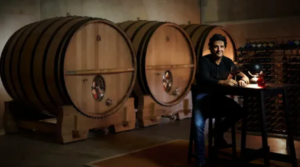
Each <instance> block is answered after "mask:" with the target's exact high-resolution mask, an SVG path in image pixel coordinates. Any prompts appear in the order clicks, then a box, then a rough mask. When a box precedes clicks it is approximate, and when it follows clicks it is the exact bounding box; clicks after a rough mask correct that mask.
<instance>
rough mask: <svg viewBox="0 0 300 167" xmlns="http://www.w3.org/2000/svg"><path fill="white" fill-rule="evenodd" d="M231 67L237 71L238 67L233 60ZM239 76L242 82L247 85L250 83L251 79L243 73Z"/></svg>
mask: <svg viewBox="0 0 300 167" xmlns="http://www.w3.org/2000/svg"><path fill="white" fill-rule="evenodd" d="M231 67H233V68H235V69H237V66H236V65H235V64H234V62H233V61H232V60H231ZM237 76H238V77H240V78H241V79H240V80H242V81H245V82H246V83H247V84H248V83H249V78H248V77H247V75H246V74H244V73H243V72H242V71H241V72H240V73H238V74H237Z"/></svg>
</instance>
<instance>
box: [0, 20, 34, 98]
mask: <svg viewBox="0 0 300 167" xmlns="http://www.w3.org/2000/svg"><path fill="white" fill-rule="evenodd" d="M30 25H31V24H29V25H27V26H24V27H23V28H20V29H19V30H18V31H16V32H15V33H14V34H13V35H12V36H11V37H10V38H9V40H8V41H7V43H6V44H5V46H4V48H3V51H2V54H1V61H0V63H1V78H2V83H3V86H4V88H5V89H6V91H7V93H8V94H9V96H10V97H11V98H13V99H16V100H20V99H18V96H17V93H16V92H15V90H14V89H13V87H12V81H11V76H10V75H9V70H10V68H9V66H6V65H5V64H8V63H9V62H10V60H11V59H10V58H11V56H10V55H11V52H12V50H13V48H14V46H15V45H14V43H15V42H16V41H17V40H18V38H19V37H20V36H21V35H22V33H23V32H24V31H25V30H26V29H27V27H28V26H30ZM5 55H9V56H5Z"/></svg>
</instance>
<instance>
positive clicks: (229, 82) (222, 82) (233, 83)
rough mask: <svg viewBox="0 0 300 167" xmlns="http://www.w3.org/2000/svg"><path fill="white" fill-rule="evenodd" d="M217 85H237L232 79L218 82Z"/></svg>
mask: <svg viewBox="0 0 300 167" xmlns="http://www.w3.org/2000/svg"><path fill="white" fill-rule="evenodd" d="M219 84H220V85H223V86H236V85H238V83H237V82H236V81H235V80H233V79H227V80H220V81H219Z"/></svg>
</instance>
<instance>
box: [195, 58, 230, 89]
mask: <svg viewBox="0 0 300 167" xmlns="http://www.w3.org/2000/svg"><path fill="white" fill-rule="evenodd" d="M232 67H233V68H236V65H235V64H234V63H233V61H232V60H231V59H229V58H228V57H225V56H222V59H221V62H220V64H219V65H217V64H216V63H215V61H214V60H213V58H212V55H206V56H203V57H201V58H200V59H199V62H198V70H199V75H198V77H197V78H196V82H197V85H203V84H204V85H207V84H209V85H217V84H218V81H219V80H226V79H227V77H228V75H229V73H230V71H231V68H232Z"/></svg>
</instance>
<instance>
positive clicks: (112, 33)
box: [1, 16, 136, 117]
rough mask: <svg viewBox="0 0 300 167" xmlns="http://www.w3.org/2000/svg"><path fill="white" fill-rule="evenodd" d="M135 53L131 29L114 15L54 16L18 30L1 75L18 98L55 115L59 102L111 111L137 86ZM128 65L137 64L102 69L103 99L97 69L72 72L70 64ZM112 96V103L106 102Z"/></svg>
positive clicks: (101, 113) (97, 112) (93, 112)
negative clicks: (96, 89)
mask: <svg viewBox="0 0 300 167" xmlns="http://www.w3.org/2000/svg"><path fill="white" fill-rule="evenodd" d="M98 36H100V40H99V39H98ZM134 54H135V53H134V50H133V47H132V44H131V42H130V40H129V39H128V38H127V36H126V34H125V33H124V32H123V31H122V30H121V29H120V28H119V27H118V26H117V25H115V24H114V23H112V22H110V21H108V20H104V19H99V18H89V17H76V16H72V17H58V18H51V19H47V20H43V21H40V22H35V23H33V24H30V25H27V26H25V27H23V28H21V29H20V30H19V31H17V32H16V33H14V35H12V37H11V38H10V39H9V41H8V42H7V43H6V45H5V48H4V52H3V53H2V56H1V67H2V68H1V79H2V81H3V84H4V86H5V89H6V90H7V92H8V93H9V95H10V96H11V97H12V98H13V99H14V100H17V101H20V102H23V103H24V104H27V105H29V106H34V107H35V108H37V109H39V110H47V111H48V113H49V114H51V115H53V116H55V115H57V113H56V111H57V110H56V108H57V107H59V106H64V105H73V106H74V107H75V108H76V109H77V110H78V111H80V112H81V113H83V114H85V115H87V116H91V117H106V116H108V115H110V114H112V113H114V112H115V111H117V110H118V109H119V108H120V107H121V106H122V105H123V104H124V102H125V101H126V99H127V98H128V97H129V95H130V93H131V91H132V89H133V85H134V82H135V77H136V70H135V69H136V60H135V55H134ZM124 68H125V69H131V70H129V71H126V72H124V73H119V72H117V73H105V74H102V77H103V79H104V81H105V93H104V97H103V99H102V100H101V101H97V100H95V99H94V98H93V96H92V92H91V91H92V90H91V86H92V82H93V79H94V77H95V76H96V74H95V73H94V74H90V75H88V76H86V75H84V76H83V75H76V76H69V75H66V71H70V70H71V71H72V70H93V71H97V70H98V71H99V70H100V71H101V70H102V71H105V70H106V71H107V70H110V69H124ZM117 71H120V70H117ZM83 80H84V81H83ZM112 96H113V97H114V99H113V103H112V105H110V106H107V105H105V104H106V100H107V99H108V98H111V97H112Z"/></svg>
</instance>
